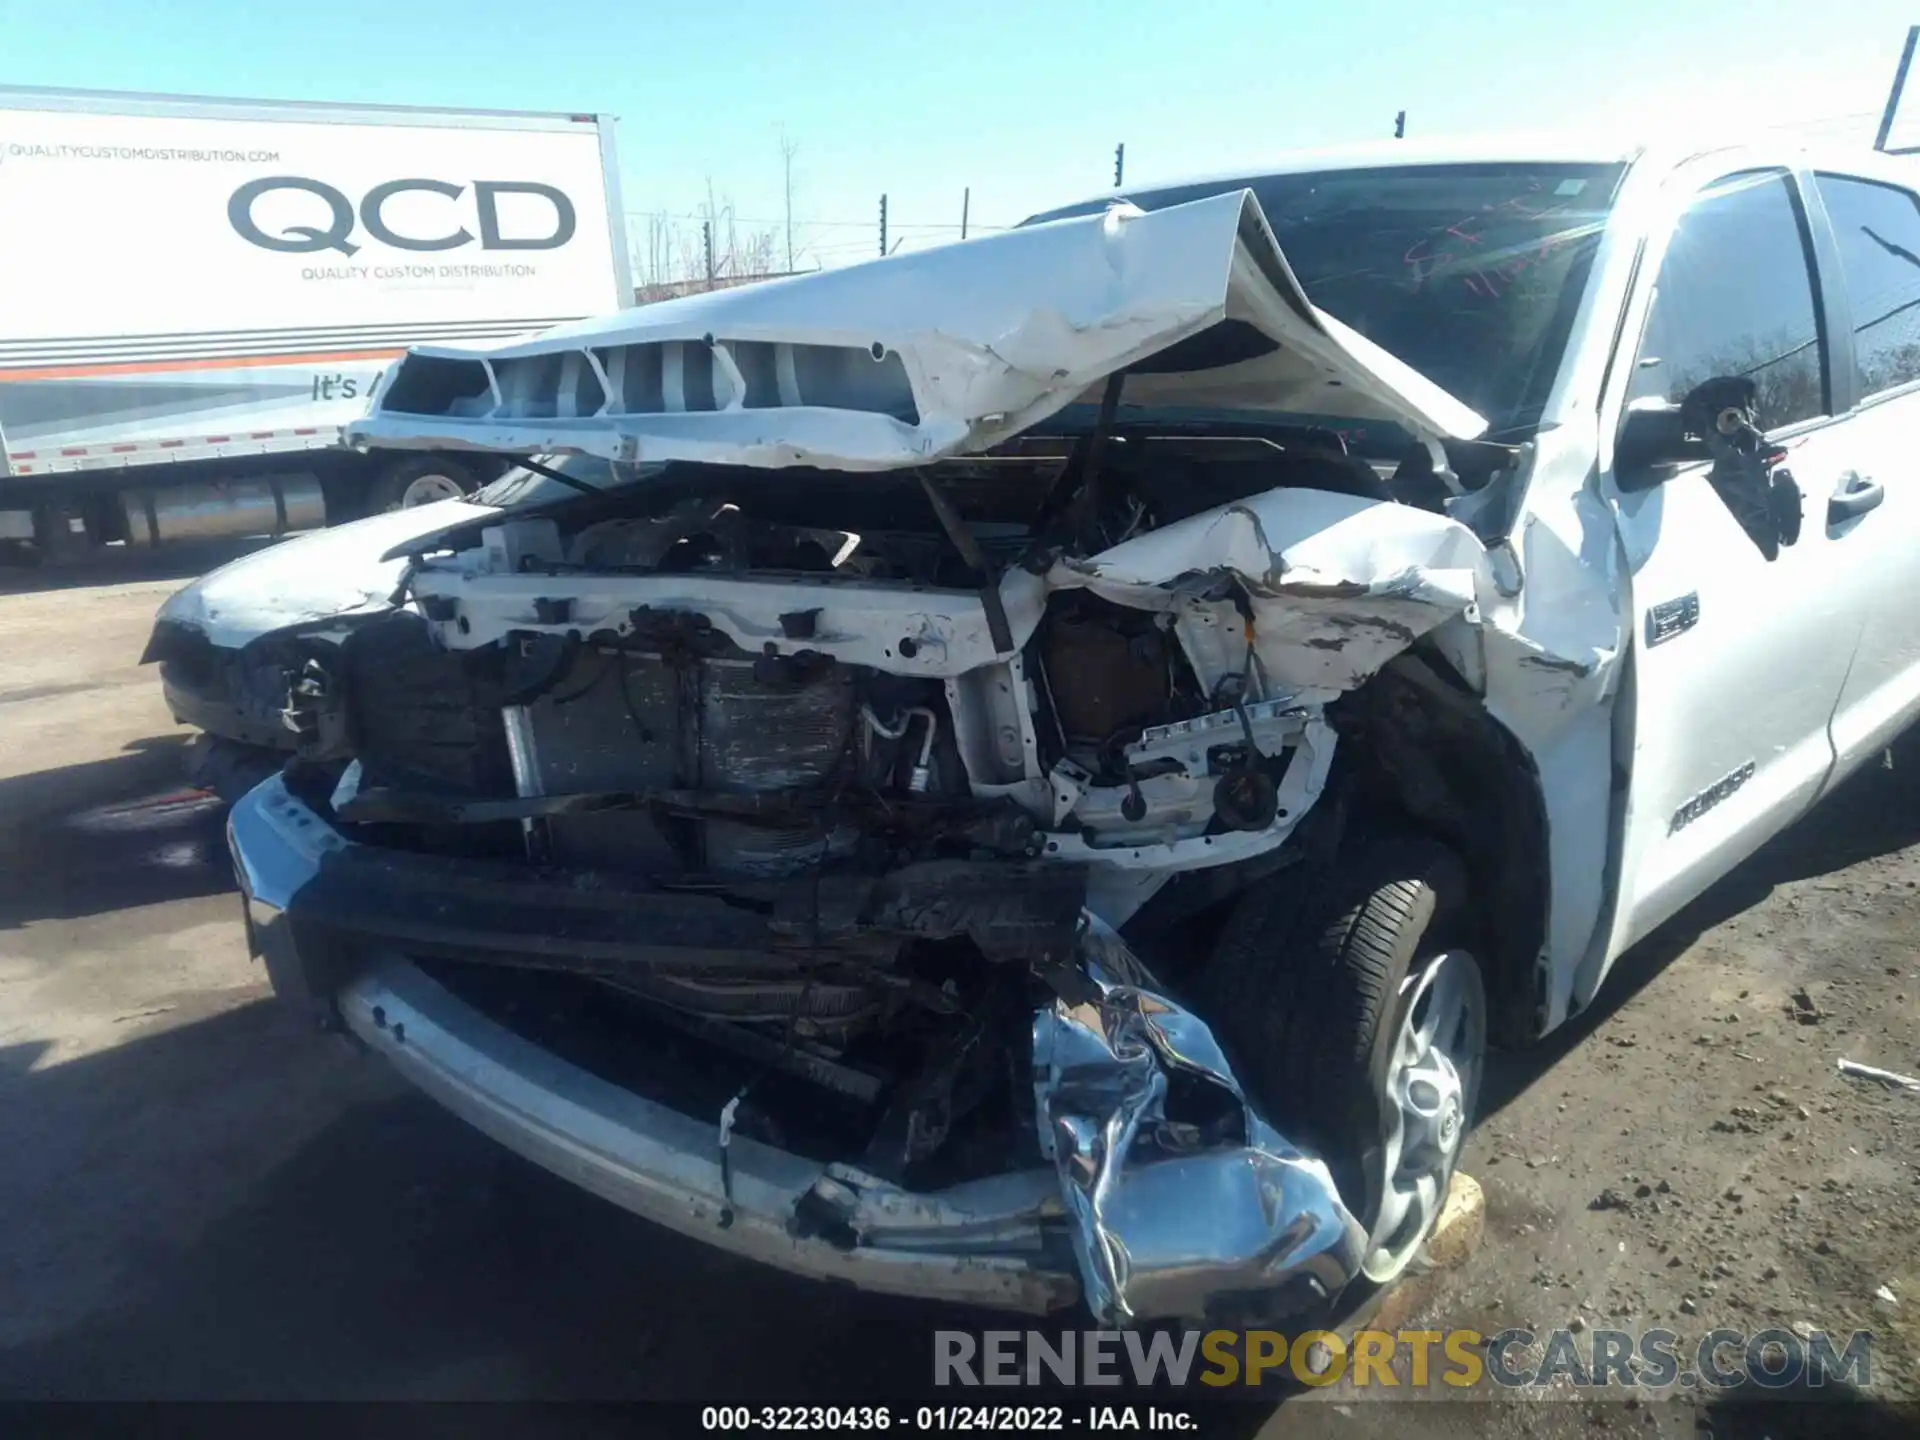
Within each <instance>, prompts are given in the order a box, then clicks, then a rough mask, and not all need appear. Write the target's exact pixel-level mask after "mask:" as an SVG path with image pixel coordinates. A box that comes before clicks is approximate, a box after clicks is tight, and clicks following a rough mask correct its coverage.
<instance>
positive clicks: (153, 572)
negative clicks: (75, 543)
mask: <svg viewBox="0 0 1920 1440" xmlns="http://www.w3.org/2000/svg"><path fill="white" fill-rule="evenodd" d="M277 543H279V542H278V541H276V540H274V539H273V538H272V537H271V536H265V535H261V536H252V537H249V538H246V539H241V540H195V541H180V542H178V543H176V544H172V545H162V546H159V547H158V548H150V547H147V546H137V547H135V546H125V545H110V546H105V547H102V548H101V549H99V550H96V551H94V552H92V553H91V554H88V555H85V556H82V557H80V558H78V559H71V560H59V561H47V562H44V563H41V562H36V561H31V560H30V559H29V558H28V552H26V551H24V550H16V551H14V552H13V553H12V554H10V555H5V556H3V557H0V595H25V594H32V593H35V592H39V591H52V590H82V589H87V588H89V587H91V586H95V585H129V584H133V583H135V582H140V581H146V582H152V581H164V580H178V581H180V582H181V583H182V584H185V583H186V582H187V581H189V580H195V579H198V578H199V577H200V576H202V575H204V574H206V573H207V572H208V571H209V570H217V569H219V568H220V567H221V566H222V565H225V564H226V563H227V562H228V561H229V560H237V559H239V558H240V557H241V556H242V555H251V554H252V553H253V552H254V551H256V550H264V549H266V548H267V546H269V545H274V544H277ZM4 549H5V547H0V550H4Z"/></svg>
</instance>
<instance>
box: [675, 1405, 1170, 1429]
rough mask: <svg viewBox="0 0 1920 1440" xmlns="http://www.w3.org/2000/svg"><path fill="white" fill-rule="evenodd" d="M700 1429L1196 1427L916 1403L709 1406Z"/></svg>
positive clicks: (1158, 1416) (1073, 1411)
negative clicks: (902, 1405)
mask: <svg viewBox="0 0 1920 1440" xmlns="http://www.w3.org/2000/svg"><path fill="white" fill-rule="evenodd" d="M700 1428H701V1429H702V1430H714V1431H767V1430H892V1429H896V1428H897V1429H900V1430H914V1431H942V1430H951V1431H962V1430H973V1431H1014V1430H1043V1431H1070V1430H1083V1431H1092V1430H1161V1431H1184V1430H1192V1429H1194V1428H1195V1422H1194V1418H1193V1416H1192V1415H1191V1414H1189V1413H1188V1412H1187V1411H1184V1410H1176V1409H1165V1408H1161V1407H1159V1406H1147V1407H1139V1406H1133V1405H1090V1406H1087V1407H1085V1408H1084V1409H1083V1408H1080V1407H1068V1406H1061V1405H921V1406H918V1407H916V1408H915V1409H913V1410H906V1409H901V1410H899V1411H898V1412H896V1411H894V1410H893V1409H892V1408H891V1407H889V1406H886V1405H709V1406H706V1407H705V1408H703V1409H702V1410H701V1412H700Z"/></svg>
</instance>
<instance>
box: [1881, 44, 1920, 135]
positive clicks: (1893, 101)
mask: <svg viewBox="0 0 1920 1440" xmlns="http://www.w3.org/2000/svg"><path fill="white" fill-rule="evenodd" d="M1916 41H1920V25H1915V26H1912V27H1910V28H1909V29H1908V31H1907V43H1906V46H1905V47H1904V48H1903V49H1902V50H1901V51H1900V67H1899V68H1898V69H1897V70H1895V71H1894V72H1893V89H1891V90H1889V91H1888V92H1887V108H1886V109H1885V110H1884V111H1882V112H1881V114H1880V128H1879V130H1877V131H1876V132H1875V133H1874V137H1873V148H1874V149H1876V150H1880V151H1885V150H1886V148H1887V141H1888V139H1889V138H1891V137H1892V135H1893V121H1894V117H1895V116H1896V115H1897V114H1898V113H1899V111H1900V96H1901V93H1902V92H1903V91H1905V90H1906V88H1907V71H1908V70H1910V69H1911V68H1912V67H1913V48H1914V43H1915V42H1916ZM1896 153H1898V152H1896Z"/></svg>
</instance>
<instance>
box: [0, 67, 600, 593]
mask: <svg viewBox="0 0 1920 1440" xmlns="http://www.w3.org/2000/svg"><path fill="white" fill-rule="evenodd" d="M0 214H4V215H5V216H6V217H7V224H6V225H5V226H4V228H0V541H10V542H17V543H18V544H20V545H23V546H25V547H28V548H29V549H30V550H31V551H32V552H36V553H38V554H40V555H41V556H46V555H58V554H63V553H68V552H71V551H75V550H81V549H85V548H88V547H91V546H95V545H100V544H107V543H112V542H116V541H119V542H124V543H127V544H131V545H155V544H161V543H164V542H169V541H173V540H178V539H205V538H212V537H218V536H240V535H260V534H278V533H284V532H287V531H291V530H298V529H306V528H311V527H314V526H317V525H321V524H328V523H337V522H340V521H342V520H351V519H356V518H359V517H361V516H363V515H367V514H372V513H377V512H380V511H383V510H391V509H397V508H402V507H405V506H410V505H416V504H423V503H427V502H429V501H433V500H438V499H444V498H449V497H452V496H455V495H459V494H463V493H465V492H467V491H469V490H471V489H473V488H474V487H475V486H476V485H478V484H480V483H482V482H484V481H485V480H487V479H490V478H491V475H492V471H491V470H490V469H489V468H487V467H486V466H484V465H483V464H481V463H479V462H476V461H475V459H474V458H473V457H458V456H453V455H439V454H428V455H420V456H411V457H401V458H400V459H398V460H396V459H395V457H394V456H393V455H392V454H391V453H389V454H386V455H374V456H371V457H369V456H367V455H363V454H359V453H356V452H355V451H353V450H352V449H350V448H348V447H347V446H346V445H344V443H343V441H342V434H341V427H342V426H344V425H345V424H346V423H347V422H348V421H350V420H352V419H354V418H356V417H357V416H359V415H360V414H362V413H363V412H364V411H365V410H366V407H367V403H368V400H369V398H370V396H371V395H372V393H373V391H374V388H375V386H376V385H377V384H378V383H379V380H380V377H381V375H382V374H383V373H384V371H385V370H386V368H387V367H388V366H389V365H390V364H391V363H392V362H393V361H394V360H396V359H398V358H399V357H400V355H401V354H402V353H404V352H405V350H406V349H407V347H408V346H411V345H417V344H433V343H441V344H478V343H495V342H499V341H501V340H505V339H508V338H510V337H513V336H516V335H520V334H523V333H526V332H529V331H538V330H545V329H548V328H551V327H552V326H554V325H556V324H561V323H564V322H566V321H570V320H576V319H580V318H582V317H585V316H588V315H594V314H600V313H604V312H605V311H608V310H612V309H617V308H620V307H623V306H626V305H630V304H632V303H633V289H632V283H631V279H630V275H629V268H628V254H627V246H626V240H625V233H624V225H623V217H622V213H621V208H620V199H619V179H618V169H617V165H616V160H615V154H614V131H613V120H612V117H610V116H604V115H592V114H557V113H555V114H548V113H520V112H510V111H499V110H437V109H417V108H412V107H402V106H348V105H330V104H306V103H300V104H293V103H282V102H277V101H258V100H216V99H202V98H192V97H183V96H160V95H125V94H107V93H101V92H91V91H73V90H47V89H21V88H7V89H0Z"/></svg>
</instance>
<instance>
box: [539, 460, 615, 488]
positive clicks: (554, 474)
mask: <svg viewBox="0 0 1920 1440" xmlns="http://www.w3.org/2000/svg"><path fill="white" fill-rule="evenodd" d="M520 468H521V469H522V470H531V471H532V472H533V473H534V474H536V475H542V476H545V477H546V478H547V479H549V480H557V481H559V482H560V484H562V485H564V486H566V487H567V488H568V489H569V490H578V491H579V492H580V493H581V494H582V495H604V494H606V493H607V492H606V491H604V490H602V489H601V488H600V487H599V486H598V485H589V484H588V483H587V482H586V481H584V480H579V479H575V478H574V477H573V476H571V475H568V474H566V473H565V472H564V471H560V470H556V469H554V468H553V467H552V466H551V465H542V464H541V463H540V462H539V461H538V460H522V461H521V462H520Z"/></svg>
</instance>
